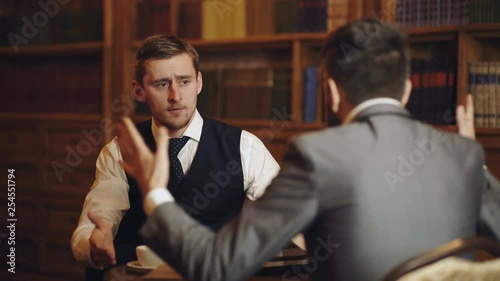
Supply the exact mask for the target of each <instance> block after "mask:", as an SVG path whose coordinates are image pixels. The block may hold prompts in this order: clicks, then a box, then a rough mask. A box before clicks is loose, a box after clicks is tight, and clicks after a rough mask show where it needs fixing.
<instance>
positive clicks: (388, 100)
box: [342, 98, 403, 125]
mask: <svg viewBox="0 0 500 281" xmlns="http://www.w3.org/2000/svg"><path fill="white" fill-rule="evenodd" d="M379 104H392V105H395V106H399V107H403V105H402V104H401V102H400V101H398V100H395V99H393V98H375V99H369V100H366V101H364V102H362V103H360V104H358V105H357V106H356V107H354V108H353V109H352V110H351V111H350V112H349V114H347V117H346V118H345V119H344V122H342V124H343V125H346V124H349V123H351V122H352V121H353V120H354V119H355V118H356V117H357V116H358V115H359V114H360V113H361V111H363V110H365V109H367V108H368V107H370V106H374V105H379Z"/></svg>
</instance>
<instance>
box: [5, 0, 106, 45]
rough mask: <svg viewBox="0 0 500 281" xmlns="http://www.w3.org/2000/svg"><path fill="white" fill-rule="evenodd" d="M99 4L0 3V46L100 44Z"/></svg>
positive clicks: (97, 0) (98, 1) (26, 0)
mask: <svg viewBox="0 0 500 281" xmlns="http://www.w3.org/2000/svg"><path fill="white" fill-rule="evenodd" d="M102 23H103V14H102V0H90V1H83V0H72V1H69V2H68V3H66V4H59V2H58V1H30V0H22V1H14V0H4V1H1V3H0V35H1V37H0V45H11V44H14V45H21V44H55V43H71V42H86V41H99V40H102V29H103V27H102Z"/></svg>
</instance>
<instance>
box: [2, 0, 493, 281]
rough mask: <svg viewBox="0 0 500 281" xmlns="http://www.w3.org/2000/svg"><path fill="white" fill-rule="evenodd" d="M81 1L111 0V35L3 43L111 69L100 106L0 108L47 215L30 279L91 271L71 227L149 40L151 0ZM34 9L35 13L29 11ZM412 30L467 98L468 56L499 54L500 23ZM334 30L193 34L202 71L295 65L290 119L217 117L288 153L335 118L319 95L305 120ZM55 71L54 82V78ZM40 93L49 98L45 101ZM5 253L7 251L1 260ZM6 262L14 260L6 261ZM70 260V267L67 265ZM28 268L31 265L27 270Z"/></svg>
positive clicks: (366, 9) (416, 43) (34, 234)
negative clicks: (443, 58)
mask: <svg viewBox="0 0 500 281" xmlns="http://www.w3.org/2000/svg"><path fill="white" fill-rule="evenodd" d="M23 1H28V0H23ZM78 1H85V2H86V3H88V2H91V1H98V2H99V3H102V15H103V21H102V22H103V26H102V40H97V41H85V42H78V43H64V44H63V43H54V44H44V45H21V46H20V47H19V52H18V53H15V52H14V50H13V48H12V47H11V46H9V45H5V46H0V64H2V63H3V64H5V65H15V64H14V63H12V61H25V62H26V61H28V62H29V61H30V60H33V62H35V61H52V60H53V59H54V60H56V61H57V62H55V64H58V63H59V64H61V65H64V64H66V63H67V64H68V65H75V64H79V63H80V62H82V61H83V62H85V60H86V59H87V58H91V59H92V60H95V61H96V62H97V63H95V66H96V67H97V68H99V71H101V72H102V73H100V76H99V77H100V78H99V83H101V84H100V86H99V87H100V90H99V93H98V94H97V95H93V96H92V97H91V98H90V96H86V97H87V98H86V99H82V101H81V103H82V104H83V103H88V104H91V105H95V107H94V108H98V109H97V110H92V111H89V110H87V111H82V112H79V113H77V112H72V111H71V110H66V111H65V109H64V108H63V109H61V110H60V112H59V113H57V112H36V111H30V110H26V107H25V106H23V104H24V103H23V101H21V102H19V99H18V101H17V103H12V104H16V108H15V110H14V111H12V112H10V111H9V112H1V113H0V144H1V145H0V148H1V149H2V150H1V153H2V157H1V159H0V167H5V168H7V167H12V166H14V167H15V168H16V169H18V170H19V172H20V173H22V175H21V174H20V176H22V177H23V178H25V179H24V182H22V184H23V190H22V191H20V192H19V194H17V195H18V197H19V198H23V200H25V201H23V202H24V203H23V204H20V208H22V210H21V211H22V212H24V213H27V214H33V216H34V215H35V214H40V219H39V221H37V222H36V223H34V224H33V225H32V226H29V227H28V226H26V225H25V226H26V227H25V228H20V229H19V230H18V233H20V234H19V235H23V237H22V238H23V241H25V242H26V243H25V245H29V247H28V246H26V247H24V248H23V249H24V250H25V252H20V253H19V256H25V257H27V258H26V259H25V261H24V262H22V263H20V267H21V268H23V271H24V272H22V274H24V275H23V276H29V278H28V279H30V280H38V281H44V280H58V279H60V280H82V279H83V277H82V276H83V275H82V274H83V273H82V270H83V267H82V266H81V265H79V264H77V263H76V262H74V261H72V260H71V252H70V248H69V235H70V233H71V232H72V231H73V228H74V226H75V218H76V216H77V215H78V214H79V208H81V206H82V202H83V200H84V196H85V194H86V192H87V191H88V188H89V187H90V185H89V181H90V178H91V177H92V175H93V172H94V169H95V159H96V158H97V153H98V151H99V150H100V148H101V147H102V146H103V145H104V144H105V143H107V142H108V141H109V140H110V139H111V138H112V136H113V132H112V127H111V126H104V125H106V124H104V123H106V122H108V124H107V125H109V122H111V120H114V119H115V118H116V117H119V116H120V115H122V114H123V112H117V111H116V110H115V109H116V108H117V107H121V106H124V99H125V97H129V96H130V87H131V86H130V82H131V81H132V80H133V56H134V53H135V51H136V50H137V48H138V47H139V46H140V44H141V43H142V40H141V39H143V38H144V37H142V38H140V36H139V35H138V26H137V22H138V18H139V17H138V10H137V9H138V8H137V7H138V6H137V5H138V3H144V2H147V1H148V0H143V1H135V0H123V1H116V0H89V1H87V0H73V1H71V3H72V5H75V6H72V7H73V8H74V7H76V6H78V5H77V4H76V3H77V2H78ZM16 2H21V1H16ZM170 2H171V4H172V6H171V8H172V9H171V10H170V11H169V13H170V14H169V15H170V16H169V17H168V22H169V24H170V28H171V31H172V33H176V32H177V31H178V30H180V29H181V28H182V27H181V26H179V23H178V20H179V18H180V17H179V16H180V15H179V14H178V12H177V10H178V9H179V7H180V4H182V2H183V0H171V1H170ZM379 2H381V3H382V4H380V3H379ZM386 2H387V1H382V0H367V1H361V0H353V1H351V0H349V18H350V19H354V18H359V17H360V16H362V15H363V14H365V15H372V14H373V13H371V12H372V10H373V9H387V8H388V6H387V3H386ZM26 3H28V2H26ZM0 6H1V5H0ZM73 8H72V9H73ZM375 12H377V11H375ZM375 14H377V13H375ZM29 15H30V14H29V13H28V14H27V15H26V16H29ZM56 17H57V16H56ZM406 32H407V33H408V35H409V39H410V45H411V48H412V51H413V52H414V53H415V54H416V55H420V56H422V57H427V56H430V55H433V52H434V51H435V50H438V49H444V50H448V52H449V54H450V55H451V56H453V57H455V58H456V64H457V65H456V81H457V89H456V91H455V93H454V94H455V96H456V101H457V103H459V104H460V103H462V101H463V100H464V97H465V96H466V94H467V93H468V86H469V85H468V70H467V65H468V63H469V62H473V61H491V60H499V61H500V51H499V50H500V24H470V25H450V26H441V27H422V28H409V29H407V30H406ZM326 36H327V33H325V32H313V33H283V34H261V35H251V36H247V37H242V38H229V39H213V40H204V39H192V38H190V39H187V41H188V42H190V43H191V44H193V46H194V47H195V48H196V49H197V50H198V51H199V53H200V55H201V67H202V71H205V70H213V69H217V68H228V69H245V68H248V67H250V68H260V69H266V68H288V69H290V83H289V84H290V85H288V86H289V87H288V89H287V91H288V92H289V93H288V94H289V100H290V104H289V107H288V108H287V112H288V113H289V114H290V118H289V119H286V120H281V119H279V118H275V119H273V116H270V117H269V120H263V119H258V120H257V119H238V118H223V117H218V116H216V117H215V118H216V119H218V120H221V121H224V122H227V123H229V124H232V125H235V126H238V127H241V128H243V129H246V130H248V131H250V132H252V133H254V134H255V135H257V136H259V137H260V138H261V139H262V140H263V142H264V143H265V144H266V146H267V147H268V148H269V150H270V151H271V153H272V154H273V155H274V156H275V158H276V159H277V160H278V161H281V159H282V156H283V153H284V151H285V149H286V146H287V143H288V141H289V140H290V139H291V138H293V137H294V136H296V135H298V134H301V133H305V132H309V131H314V130H318V129H321V128H324V127H325V126H326V123H325V121H324V118H323V117H322V115H323V112H322V107H323V105H322V102H321V101H322V96H321V95H318V96H317V100H318V102H317V106H316V109H317V120H316V122H311V123H307V122H304V108H303V103H304V84H305V81H304V69H306V68H308V67H311V66H317V65H318V62H319V57H320V51H321V47H322V44H323V41H324V40H325V38H326ZM436 46H437V47H436ZM450 46H451V47H450ZM448 47H450V48H448ZM434 55H435V54H434ZM0 66H3V65H0ZM9 71H10V69H9ZM37 74H40V73H27V74H26V75H27V76H29V77H26V78H25V79H24V80H17V81H6V83H9V82H13V84H14V83H15V84H17V85H19V86H20V87H21V88H22V87H25V86H26V85H28V86H29V84H30V83H32V79H30V77H32V76H33V75H37ZM42 74H47V73H42ZM49 74H50V73H49ZM64 74H66V75H67V73H64V72H62V75H64ZM82 79H86V77H85V75H81V74H78V73H76V74H72V75H71V77H69V76H68V77H66V78H65V79H62V80H61V81H66V80H71V81H72V83H80V80H82ZM47 80H48V81H49V82H50V81H51V79H47ZM49 82H47V84H46V85H45V86H46V87H47V88H49V86H48V85H50V87H62V89H66V90H68V89H71V86H69V84H70V83H69V82H68V84H64V83H62V85H55V84H54V83H52V84H51V83H49ZM83 84H84V83H82V85H83ZM204 84H205V83H204ZM42 85H43V84H42ZM83 86H84V85H83ZM65 87H66V88H65ZM32 88H33V87H32ZM38 90H40V89H37V88H33V89H31V90H30V91H28V90H24V92H23V91H21V92H22V93H23V95H24V96H29V95H36V94H39V91H38ZM3 93H5V89H4V90H3ZM61 93H64V91H60V97H58V98H65V95H63V94H61ZM83 93H84V92H83ZM68 94H71V93H68ZM15 99H16V96H15V95H10V94H9V95H7V100H6V101H5V102H6V103H9V102H10V101H14V100H15ZM37 102H41V103H42V104H41V105H42V106H43V105H44V104H43V101H37ZM45 102H46V103H50V102H51V101H45ZM25 103H27V102H26V101H25ZM453 106H454V105H453ZM450 109H451V108H450ZM127 112H128V111H127ZM130 112H131V113H130V114H129V115H131V116H132V117H133V118H134V121H137V122H139V121H142V120H145V119H148V118H150V116H149V115H144V114H134V113H132V111H131V110H130ZM104 121H106V122H104ZM103 122H104V123H103ZM436 127H437V128H439V129H443V130H447V131H456V127H455V126H454V125H451V126H449V125H436ZM84 131H85V132H93V133H94V134H97V135H95V136H99V137H100V136H102V140H101V141H100V142H99V143H98V144H97V145H92V146H91V148H89V149H90V150H91V151H90V152H89V153H88V155H83V156H82V159H81V161H80V162H79V163H78V164H77V165H74V166H71V165H69V164H68V161H67V159H69V158H68V157H69V156H68V155H69V154H70V151H77V149H78V147H79V145H80V150H81V148H82V147H83V144H87V142H90V139H89V138H88V137H87V135H86V134H84V133H83V132H84ZM476 131H477V136H478V140H479V141H480V142H481V143H482V144H483V145H484V147H485V150H486V155H487V161H488V166H489V167H490V170H492V171H493V173H495V174H496V175H497V176H500V164H496V163H500V146H499V145H498V144H500V128H477V129H476ZM90 143H92V142H90ZM54 162H59V163H61V164H64V165H67V166H68V167H69V168H70V169H71V170H72V172H71V173H69V172H68V173H65V174H64V175H63V180H62V181H61V182H59V180H58V179H57V177H56V176H55V172H54V170H53V167H52V164H53V163H54ZM58 212H60V213H61V214H63V215H64V216H63V217H57V216H56V217H55V218H54V214H57V213H58ZM57 219H62V220H64V222H65V223H64V224H58V222H57ZM54 233H55V234H56V235H60V237H63V238H61V239H60V241H55V240H54V239H52V238H51V236H52V234H54ZM63 240H64V241H63ZM52 248H54V249H56V252H54V253H49V252H48V249H52ZM31 253H33V254H31ZM4 258H5V257H4ZM57 259H63V260H64V261H61V266H59V267H54V266H53V265H51V264H50V263H49V262H48V261H54V260H55V262H56V263H57V264H58V261H57ZM0 261H4V260H1V259H0ZM3 264H4V266H5V262H4V263H3ZM61 267H64V268H63V269H61ZM26 268H29V270H24V269H26ZM3 269H4V268H3Z"/></svg>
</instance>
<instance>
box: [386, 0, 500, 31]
mask: <svg viewBox="0 0 500 281" xmlns="http://www.w3.org/2000/svg"><path fill="white" fill-rule="evenodd" d="M396 7H397V8H396V9H397V10H396V21H397V22H398V23H399V24H400V25H401V26H402V27H405V28H412V27H424V26H444V25H455V24H469V23H498V22H500V13H499V12H498V11H499V10H500V1H498V0H398V1H397V5H396Z"/></svg>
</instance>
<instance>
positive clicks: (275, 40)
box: [133, 32, 327, 50]
mask: <svg viewBox="0 0 500 281" xmlns="http://www.w3.org/2000/svg"><path fill="white" fill-rule="evenodd" d="M326 36H327V33H323V32H320V33H288V34H270V35H256V36H249V37H244V38H233V39H213V40H205V39H187V40H186V41H187V42H189V43H190V44H192V45H193V46H194V47H195V48H197V49H208V48H224V50H226V49H229V48H231V47H234V48H238V49H241V48H249V49H254V48H267V49H273V48H287V47H288V48H289V47H290V46H291V44H292V43H293V42H294V41H303V42H310V41H313V42H316V41H317V42H321V41H322V40H324V39H325V38H326ZM142 42H143V41H142V40H138V41H135V42H134V43H133V47H134V48H138V47H139V46H140V45H141V44H142Z"/></svg>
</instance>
